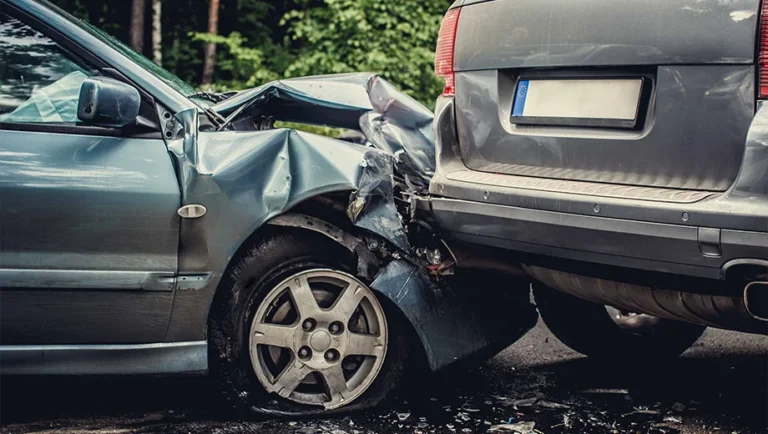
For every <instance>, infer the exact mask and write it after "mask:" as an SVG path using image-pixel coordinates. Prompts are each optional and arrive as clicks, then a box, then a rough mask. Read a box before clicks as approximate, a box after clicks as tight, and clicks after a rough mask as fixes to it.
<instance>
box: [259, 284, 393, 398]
mask: <svg viewBox="0 0 768 434" xmlns="http://www.w3.org/2000/svg"><path fill="white" fill-rule="evenodd" d="M387 343H388V340H387V323H386V318H385V316H384V310H383V309H382V307H381V305H380V304H379V302H378V300H377V299H376V297H375V296H374V294H373V292H372V291H371V290H370V289H369V288H368V287H367V286H366V285H365V284H363V283H362V282H360V281H359V280H357V279H356V278H355V277H353V276H351V275H349V274H347V273H344V272H341V271H337V270H332V269H310V270H305V271H301V272H299V273H296V274H294V275H293V276H291V277H289V278H287V279H285V280H284V281H282V282H281V283H280V284H278V285H277V286H275V287H274V288H273V289H271V290H270V291H269V293H267V296H266V297H265V298H264V300H263V301H262V302H261V304H260V305H259V307H258V309H257V310H256V314H255V315H254V317H253V321H252V322H251V329H250V335H249V354H250V358H251V365H252V367H253V370H254V372H255V374H256V377H257V378H258V380H259V382H260V383H261V384H262V386H264V388H265V389H266V390H267V391H268V392H273V393H277V394H278V395H280V396H282V397H283V398H285V399H288V400H290V401H293V402H296V403H299V404H307V405H319V406H323V407H325V408H326V409H329V410H330V409H334V408H339V407H342V406H344V405H347V404H349V403H350V402H352V401H354V400H355V399H357V398H358V397H360V395H362V394H363V393H364V392H365V391H366V390H367V389H368V388H369V387H370V385H371V384H372V383H373V381H374V380H375V379H376V377H377V376H378V374H379V371H380V370H381V366H382V364H383V361H384V357H385V355H386V350H387Z"/></svg>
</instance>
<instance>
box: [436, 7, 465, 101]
mask: <svg viewBox="0 0 768 434" xmlns="http://www.w3.org/2000/svg"><path fill="white" fill-rule="evenodd" d="M460 13H461V8H456V9H451V10H449V11H448V13H446V14H445V16H444V17H443V23H442V24H441V25H440V34H439V35H438V37H437V49H436V50H435V75H437V76H438V77H442V78H443V80H445V88H444V89H443V95H454V94H456V87H455V83H454V74H453V48H454V45H455V42H456V28H457V27H458V25H459V14H460Z"/></svg>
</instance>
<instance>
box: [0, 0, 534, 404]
mask: <svg viewBox="0 0 768 434" xmlns="http://www.w3.org/2000/svg"><path fill="white" fill-rule="evenodd" d="M0 58H1V59H0V297H1V300H2V303H0V368H1V369H2V371H1V372H2V374H17V375H18V374H168V373H191V372H192V373H204V372H211V373H212V374H213V375H214V376H216V378H217V379H218V380H219V381H220V382H221V384H222V385H223V387H224V389H225V394H226V396H227V397H228V398H229V399H230V400H231V402H232V403H233V404H235V405H236V406H237V407H238V408H240V409H244V410H246V411H248V412H261V413H270V414H286V415H290V414H311V413H315V412H328V411H342V410H349V409H354V408H361V407H365V406H371V405H375V404H376V403H378V402H380V401H381V400H382V399H383V398H385V397H386V396H387V395H388V393H389V392H390V391H391V390H392V389H394V388H395V386H397V385H398V384H399V383H401V380H402V379H403V378H405V377H404V375H406V374H407V373H408V372H409V371H410V370H418V369H424V368H427V369H429V370H431V371H436V370H440V369H442V368H445V367H446V366H448V365H452V364H455V363H456V362H458V361H471V360H476V359H478V358H480V359H481V358H483V357H490V356H491V355H493V354H495V352H497V351H498V350H500V349H502V348H504V347H506V346H507V345H509V344H510V343H512V342H513V341H515V340H516V339H518V338H519V337H520V336H522V335H523V334H524V333H525V332H526V331H527V330H528V329H530V328H531V327H532V326H533V324H534V323H535V322H536V319H537V314H536V312H535V309H534V308H533V306H531V305H530V303H529V302H528V282H527V281H526V280H525V279H524V278H517V279H510V278H509V277H508V276H506V275H504V274H503V273H498V272H494V271H489V269H491V268H494V267H489V266H487V265H488V264H487V263H486V262H487V261H491V260H490V259H479V258H488V257H490V256H488V255H482V254H480V253H478V252H475V251H473V250H471V249H470V250H467V248H466V247H463V246H458V245H451V246H450V247H449V246H448V245H447V244H445V243H444V242H443V241H442V240H440V238H439V237H437V236H436V235H435V232H434V231H433V230H432V226H431V225H430V222H429V221H428V219H423V218H417V217H416V216H417V215H418V213H417V210H415V209H414V207H413V205H412V204H413V203H414V202H415V201H412V200H411V199H412V198H413V197H414V195H418V194H420V193H422V192H425V191H426V189H427V188H428V185H429V180H430V178H431V176H432V174H433V171H434V164H435V163H434V160H435V155H434V140H433V133H432V113H431V112H430V111H429V110H427V109H426V108H424V107H423V106H421V105H420V104H418V103H417V102H416V101H414V100H413V99H411V98H410V97H408V96H407V95H405V94H403V93H401V92H399V91H398V90H396V89H395V88H393V87H392V86H391V85H390V84H389V83H388V82H386V81H385V80H383V79H382V78H380V77H377V76H376V75H373V74H347V75H338V76H325V77H309V78H300V79H292V80H284V81H280V82H275V83H269V84H266V85H264V86H261V87H259V88H256V89H251V90H245V91H242V92H238V93H230V94H214V93H196V92H195V91H194V89H192V88H190V87H189V86H188V85H187V84H185V83H183V82H182V81H180V80H179V79H178V78H176V77H174V76H172V75H171V74H170V73H168V72H167V71H164V70H162V69H160V68H158V67H157V66H155V65H154V64H152V63H151V62H149V61H148V60H146V59H145V58H143V57H141V56H139V55H137V54H136V53H134V52H132V51H131V50H130V49H128V48H127V47H125V46H124V45H122V44H121V43H119V42H118V41H116V40H114V39H113V38H111V37H109V36H108V35H106V34H104V33H103V32H101V31H100V30H98V29H96V28H94V27H91V26H90V25H88V24H86V23H84V22H81V21H79V20H76V19H74V18H72V17H71V16H69V15H68V14H67V13H65V12H63V11H61V10H59V9H57V8H56V7H55V6H52V5H50V4H48V3H46V2H42V1H41V2H31V1H24V0H0ZM278 121H290V122H298V123H310V124H322V125H330V126H335V127H340V128H346V129H350V130H356V131H360V132H361V133H362V137H364V140H361V142H363V143H350V142H348V141H343V140H336V139H332V138H328V137H321V136H317V135H313V134H308V133H304V132H299V131H296V130H293V129H286V128H277V127H276V126H275V125H276V122H278ZM462 255H463V256H462ZM459 257H463V258H473V259H466V260H465V262H466V265H467V268H462V269H461V270H456V269H455V267H454V265H455V263H456V261H457V258H459ZM510 289H511V290H510Z"/></svg>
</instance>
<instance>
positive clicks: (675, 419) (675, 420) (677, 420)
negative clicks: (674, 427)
mask: <svg viewBox="0 0 768 434" xmlns="http://www.w3.org/2000/svg"><path fill="white" fill-rule="evenodd" d="M664 422H672V423H683V420H682V419H680V418H679V417H674V416H667V417H665V418H664Z"/></svg>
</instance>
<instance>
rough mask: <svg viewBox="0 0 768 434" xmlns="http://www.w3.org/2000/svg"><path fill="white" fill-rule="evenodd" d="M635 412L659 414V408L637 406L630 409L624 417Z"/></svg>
mask: <svg viewBox="0 0 768 434" xmlns="http://www.w3.org/2000/svg"><path fill="white" fill-rule="evenodd" d="M633 414H651V415H655V414H659V411H658V410H651V409H649V408H648V407H635V409H634V410H633V411H630V412H629V413H625V414H623V415H622V417H627V416H631V415H633Z"/></svg>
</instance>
